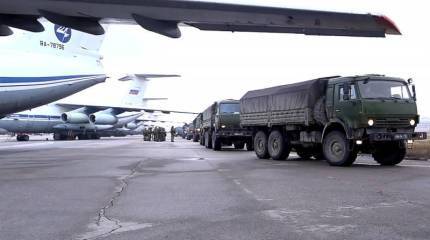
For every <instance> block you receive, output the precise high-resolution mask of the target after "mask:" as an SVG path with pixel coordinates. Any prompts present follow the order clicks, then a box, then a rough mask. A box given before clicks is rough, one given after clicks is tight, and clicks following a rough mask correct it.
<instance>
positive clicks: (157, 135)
mask: <svg viewBox="0 0 430 240" xmlns="http://www.w3.org/2000/svg"><path fill="white" fill-rule="evenodd" d="M154 141H155V142H159V141H160V129H159V127H155V128H154Z"/></svg>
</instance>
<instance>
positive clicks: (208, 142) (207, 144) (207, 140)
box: [204, 132, 212, 149]
mask: <svg viewBox="0 0 430 240" xmlns="http://www.w3.org/2000/svg"><path fill="white" fill-rule="evenodd" d="M204 142H205V147H206V148H208V149H211V148H212V141H211V135H210V134H209V132H205V141H204Z"/></svg>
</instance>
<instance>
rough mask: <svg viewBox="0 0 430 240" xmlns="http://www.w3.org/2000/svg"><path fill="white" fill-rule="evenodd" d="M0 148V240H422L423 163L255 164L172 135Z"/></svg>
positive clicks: (429, 175)
mask: <svg viewBox="0 0 430 240" xmlns="http://www.w3.org/2000/svg"><path fill="white" fill-rule="evenodd" d="M177 140H178V141H177V142H175V143H170V142H164V143H153V142H151V143H149V142H145V143H144V142H143V141H142V140H141V139H140V138H113V139H102V140H99V141H92V140H90V141H70V142H54V141H30V142H23V143H18V142H2V143H0V153H1V154H0V192H1V194H0V239H1V240H17V239H19V240H25V239H29V240H30V239H31V240H34V239H41V240H50V239H53V240H62V239H73V240H83V239H124V240H134V239H136V240H137V239H139V240H141V239H199V240H200V239H204V240H209V239H217V240H218V239H232V240H233V239H234V240H240V239H247V240H248V239H330V240H335V239H387V240H388V239H389V240H395V239H429V238H430V228H429V226H430V163H429V162H427V161H404V162H403V163H402V164H401V165H400V166H397V167H381V166H378V165H377V164H376V163H375V162H374V161H373V160H371V159H370V158H369V157H367V156H360V157H359V159H358V161H357V162H356V164H355V165H354V166H353V167H350V168H336V167H329V166H328V165H327V164H326V163H325V162H323V161H304V160H300V159H299V158H298V157H295V156H294V154H292V156H291V158H290V159H289V160H288V161H272V160H258V159H257V158H256V157H255V155H254V153H253V152H247V151H244V150H242V151H236V150H233V149H225V150H224V151H222V152H214V151H212V150H207V149H205V148H203V147H201V146H200V145H199V144H198V143H192V142H189V141H185V140H182V139H177Z"/></svg>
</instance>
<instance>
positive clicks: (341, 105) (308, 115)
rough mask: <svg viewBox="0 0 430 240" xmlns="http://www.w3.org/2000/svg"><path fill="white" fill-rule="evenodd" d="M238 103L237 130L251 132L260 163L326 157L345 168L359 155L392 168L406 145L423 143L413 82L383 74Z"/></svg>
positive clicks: (267, 92)
mask: <svg viewBox="0 0 430 240" xmlns="http://www.w3.org/2000/svg"><path fill="white" fill-rule="evenodd" d="M240 102H241V126H242V127H244V128H247V129H248V130H250V131H252V134H253V143H254V149H255V153H256V154H257V156H258V157H259V158H262V159H265V158H269V157H271V158H272V159H275V160H281V159H286V158H287V157H288V156H289V153H290V151H291V150H294V151H296V152H297V154H298V155H299V156H300V157H302V158H311V157H313V158H319V159H321V158H325V159H326V160H327V162H328V163H329V164H330V165H333V166H349V165H352V164H353V162H354V161H355V160H356V158H357V154H358V152H360V151H361V152H362V153H369V154H372V156H373V158H374V159H375V160H376V161H377V162H378V163H379V164H381V165H396V164H398V163H400V162H401V161H402V160H403V159H404V157H405V155H406V149H407V145H408V144H411V143H412V142H413V140H415V139H425V138H426V137H427V136H426V134H424V133H415V132H414V131H415V127H416V125H417V123H418V122H419V115H418V113H417V105H416V93H415V86H414V85H412V81H411V80H408V81H405V80H403V79H399V78H391V77H386V76H382V75H365V76H354V77H328V78H321V79H316V80H311V81H306V82H300V83H295V84H289V85H284V86H278V87H273V88H267V89H261V90H255V91H250V92H248V93H247V94H245V95H244V96H243V97H242V99H241V100H240Z"/></svg>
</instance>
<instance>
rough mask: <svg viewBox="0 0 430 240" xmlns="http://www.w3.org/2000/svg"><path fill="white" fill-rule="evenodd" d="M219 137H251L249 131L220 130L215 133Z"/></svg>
mask: <svg viewBox="0 0 430 240" xmlns="http://www.w3.org/2000/svg"><path fill="white" fill-rule="evenodd" d="M217 136H219V137H252V132H251V131H246V130H240V131H238V130H222V131H219V132H218V133H217Z"/></svg>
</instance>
